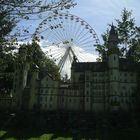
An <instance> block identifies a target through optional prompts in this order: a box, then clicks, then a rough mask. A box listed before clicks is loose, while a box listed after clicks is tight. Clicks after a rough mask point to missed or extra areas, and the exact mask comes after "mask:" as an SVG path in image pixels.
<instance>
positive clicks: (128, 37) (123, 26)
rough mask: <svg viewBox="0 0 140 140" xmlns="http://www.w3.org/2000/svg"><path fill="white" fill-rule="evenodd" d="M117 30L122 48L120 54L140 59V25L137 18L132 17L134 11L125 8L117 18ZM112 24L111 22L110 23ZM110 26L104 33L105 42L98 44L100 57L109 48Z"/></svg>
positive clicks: (136, 59) (120, 47)
mask: <svg viewBox="0 0 140 140" xmlns="http://www.w3.org/2000/svg"><path fill="white" fill-rule="evenodd" d="M115 21H116V24H115V25H116V26H115V28H116V30H117V32H118V39H119V40H118V45H119V49H120V56H122V57H127V58H129V59H133V60H135V61H138V60H140V46H139V43H140V32H139V31H140V27H137V26H136V24H135V20H134V18H133V17H132V11H128V10H127V9H123V11H122V15H121V18H120V19H116V20H115ZM109 26H110V24H109ZM108 31H109V28H108V29H107V31H106V32H105V33H104V34H103V35H102V38H103V41H104V43H103V44H102V45H100V46H97V51H99V54H100V58H101V59H102V58H103V55H104V54H105V53H106V51H107V50H108V48H107V41H108V35H109V32H108Z"/></svg>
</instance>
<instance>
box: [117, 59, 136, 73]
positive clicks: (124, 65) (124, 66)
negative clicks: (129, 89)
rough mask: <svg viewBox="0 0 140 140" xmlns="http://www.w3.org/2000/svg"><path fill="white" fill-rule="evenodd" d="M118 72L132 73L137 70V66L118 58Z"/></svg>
mask: <svg viewBox="0 0 140 140" xmlns="http://www.w3.org/2000/svg"><path fill="white" fill-rule="evenodd" d="M119 70H120V71H130V72H131V71H132V72H134V71H136V70H137V64H136V63H135V62H134V61H130V60H128V59H126V58H120V59H119Z"/></svg>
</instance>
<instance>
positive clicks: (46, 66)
mask: <svg viewBox="0 0 140 140" xmlns="http://www.w3.org/2000/svg"><path fill="white" fill-rule="evenodd" d="M21 47H25V48H26V49H27V59H28V60H27V61H28V62H29V63H30V64H31V65H32V64H35V65H37V67H39V71H40V75H44V73H49V74H50V75H51V76H52V77H53V78H54V79H57V80H58V79H60V74H59V68H58V66H56V64H55V63H54V62H53V60H50V59H49V58H48V57H47V56H46V55H45V54H44V52H43V51H42V50H41V48H40V46H39V45H38V44H37V43H35V42H33V43H32V44H23V45H21Z"/></svg>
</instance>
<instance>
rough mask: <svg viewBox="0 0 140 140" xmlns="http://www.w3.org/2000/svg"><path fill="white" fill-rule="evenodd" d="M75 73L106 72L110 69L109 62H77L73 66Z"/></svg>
mask: <svg viewBox="0 0 140 140" xmlns="http://www.w3.org/2000/svg"><path fill="white" fill-rule="evenodd" d="M72 68H73V69H74V71H75V72H85V71H92V72H104V71H106V70H107V69H108V65H107V62H77V63H73V64H72Z"/></svg>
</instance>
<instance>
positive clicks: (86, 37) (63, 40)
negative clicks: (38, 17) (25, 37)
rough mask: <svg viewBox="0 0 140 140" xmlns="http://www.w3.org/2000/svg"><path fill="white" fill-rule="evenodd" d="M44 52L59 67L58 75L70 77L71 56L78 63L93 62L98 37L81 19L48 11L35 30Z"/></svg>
mask: <svg viewBox="0 0 140 140" xmlns="http://www.w3.org/2000/svg"><path fill="white" fill-rule="evenodd" d="M35 38H36V40H38V41H40V42H41V45H42V47H43V50H44V51H45V52H46V55H47V56H49V57H50V58H51V59H53V60H54V61H55V62H56V64H58V66H59V68H60V72H61V75H65V74H67V75H68V76H70V68H71V64H72V62H73V57H76V58H77V60H78V61H79V62H88V61H94V60H95V58H96V56H97V55H98V54H97V52H96V48H95V45H98V44H99V43H100V42H99V39H98V36H97V35H96V32H95V31H94V30H93V29H92V27H91V26H90V25H89V24H88V23H87V22H86V21H84V20H83V19H81V18H79V17H78V16H75V15H72V14H69V13H59V14H52V15H50V16H48V17H47V18H46V19H45V20H43V21H42V22H41V23H40V25H39V27H38V28H37V30H36V32H35Z"/></svg>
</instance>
